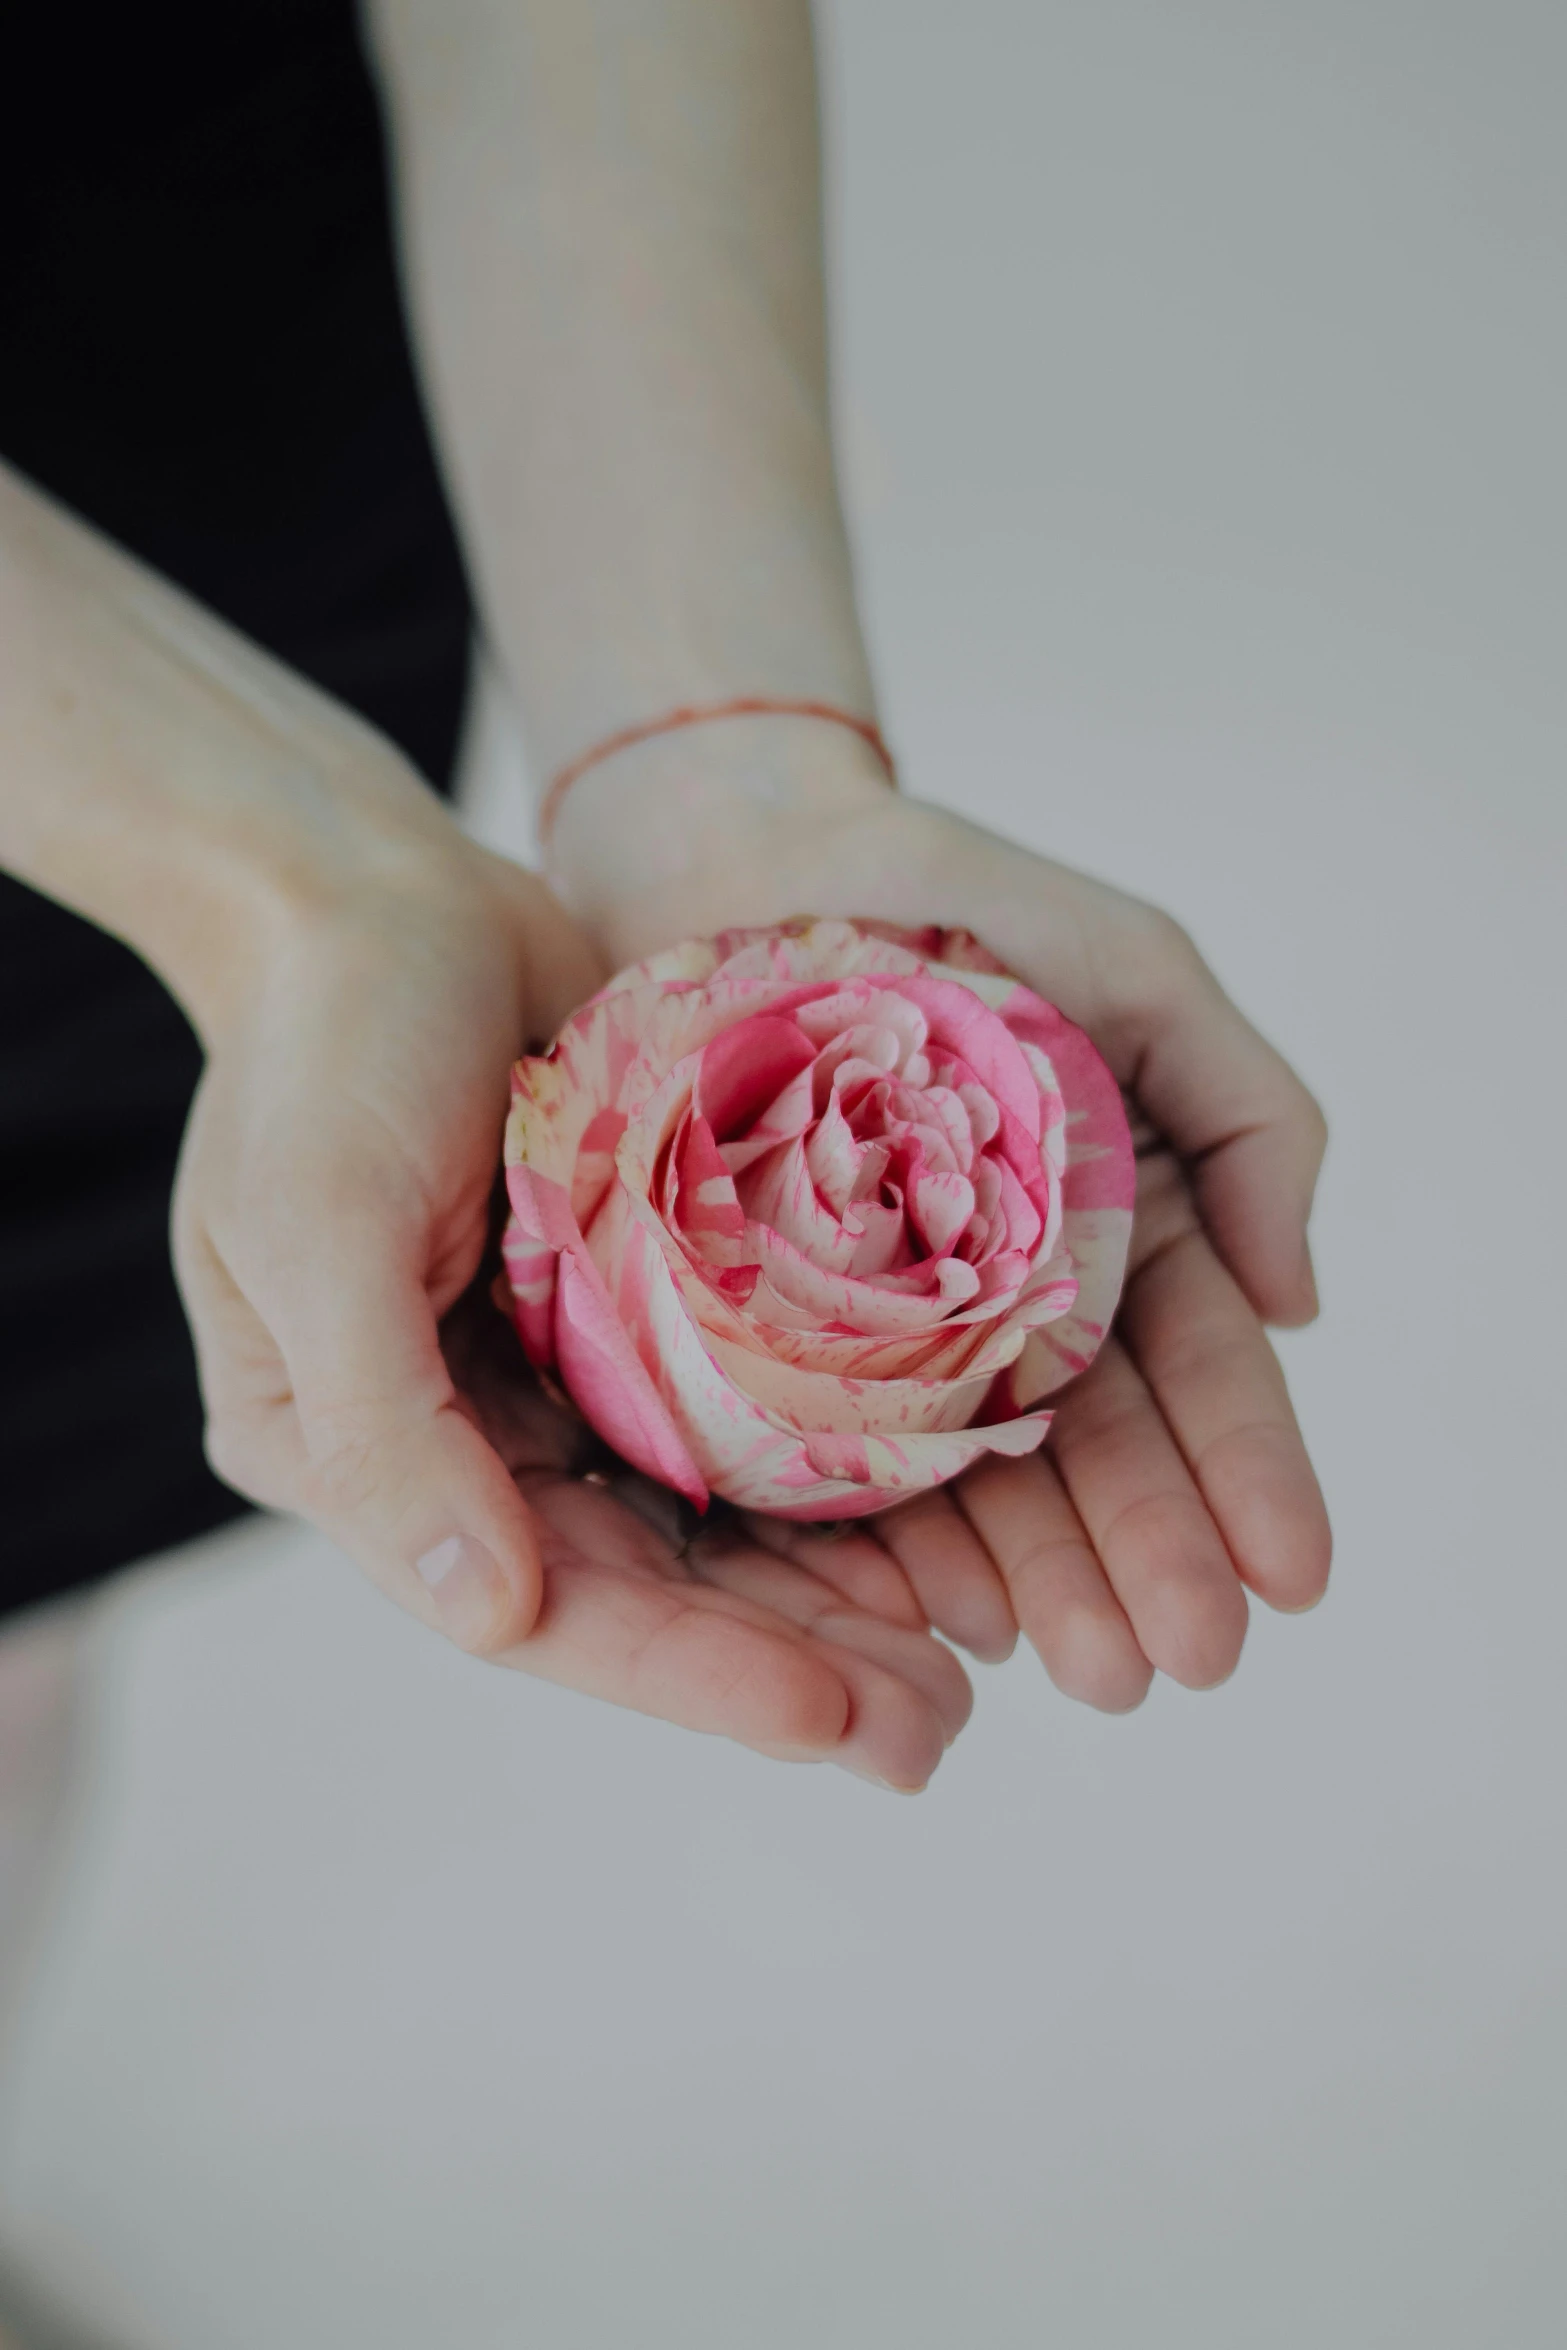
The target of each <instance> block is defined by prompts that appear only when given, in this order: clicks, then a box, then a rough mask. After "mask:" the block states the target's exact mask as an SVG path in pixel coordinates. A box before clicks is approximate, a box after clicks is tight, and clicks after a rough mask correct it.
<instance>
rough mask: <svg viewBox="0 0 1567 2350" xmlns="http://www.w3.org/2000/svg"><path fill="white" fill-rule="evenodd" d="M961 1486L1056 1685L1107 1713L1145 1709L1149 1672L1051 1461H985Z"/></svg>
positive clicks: (972, 1518) (960, 1493)
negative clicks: (1136, 1708)
mask: <svg viewBox="0 0 1567 2350" xmlns="http://www.w3.org/2000/svg"><path fill="white" fill-rule="evenodd" d="M955 1490H956V1493H957V1497H958V1499H959V1501H960V1502H961V1503H962V1505H963V1509H964V1511H965V1512H966V1514H967V1516H968V1517H969V1519H970V1521H971V1522H972V1524H973V1527H974V1531H975V1533H976V1534H977V1535H978V1537H979V1538H980V1540H981V1541H982V1542H983V1543H984V1545H985V1548H986V1550H987V1551H988V1552H989V1554H990V1556H991V1557H992V1558H993V1559H994V1560H995V1562H996V1565H997V1566H998V1567H999V1569H1000V1570H1001V1573H1002V1575H1003V1577H1004V1578H1005V1581H1006V1586H1007V1591H1008V1594H1009V1595H1010V1599H1011V1605H1012V1608H1013V1611H1014V1613H1015V1614H1016V1617H1017V1620H1018V1623H1019V1624H1020V1625H1021V1626H1022V1628H1023V1631H1024V1632H1025V1633H1026V1634H1027V1636H1028V1638H1029V1640H1030V1641H1031V1642H1032V1644H1033V1646H1034V1648H1035V1649H1036V1650H1037V1652H1038V1655H1039V1659H1040V1662H1041V1663H1042V1664H1043V1666H1044V1668H1045V1671H1046V1672H1047V1673H1048V1674H1049V1675H1050V1678H1051V1680H1052V1681H1053V1682H1054V1683H1055V1685H1056V1687H1057V1688H1058V1689H1059V1690H1060V1691H1061V1692H1062V1693H1063V1695H1064V1696H1067V1697H1075V1698H1077V1699H1078V1700H1080V1702H1081V1703H1083V1704H1084V1705H1092V1706H1097V1707H1098V1708H1099V1710H1100V1711H1101V1712H1103V1713H1113V1714H1118V1713H1129V1712H1130V1711H1131V1709H1132V1708H1133V1707H1134V1706H1137V1705H1141V1703H1142V1701H1143V1699H1144V1697H1145V1696H1146V1695H1147V1693H1148V1685H1149V1683H1150V1681H1151V1680H1152V1679H1153V1667H1152V1665H1151V1664H1150V1663H1149V1662H1148V1659H1147V1657H1146V1656H1144V1654H1143V1652H1142V1650H1141V1649H1140V1648H1139V1646H1138V1645H1137V1635H1136V1634H1135V1633H1134V1632H1133V1630H1132V1627H1131V1625H1130V1623H1129V1622H1128V1620H1127V1615H1126V1610H1125V1609H1124V1608H1123V1607H1122V1605H1121V1603H1120V1601H1119V1600H1118V1599H1117V1598H1116V1596H1115V1593H1114V1592H1113V1591H1112V1590H1111V1588H1110V1585H1109V1582H1108V1581H1107V1579H1106V1576H1105V1571H1104V1569H1103V1567H1102V1566H1101V1565H1100V1563H1099V1560H1098V1558H1097V1557H1096V1556H1095V1553H1094V1546H1093V1544H1092V1542H1091V1541H1090V1540H1089V1538H1088V1531H1087V1528H1086V1527H1085V1526H1084V1524H1083V1521H1082V1519H1081V1518H1080V1517H1079V1516H1078V1514H1077V1512H1076V1510H1075V1509H1074V1508H1073V1507H1072V1503H1071V1500H1070V1498H1069V1497H1068V1494H1067V1491H1066V1488H1065V1486H1064V1485H1063V1484H1062V1482H1061V1479H1060V1477H1059V1476H1058V1475H1057V1473H1056V1470H1055V1468H1054V1465H1053V1464H1052V1463H1051V1462H1050V1461H1049V1460H1048V1459H1047V1458H1046V1457H1045V1456H1044V1455H1043V1454H1041V1453H1031V1454H1030V1455H1029V1456H1028V1457H1027V1458H1026V1459H1025V1460H1020V1461H1002V1460H991V1461H982V1462H980V1463H979V1464H978V1466H977V1467H975V1468H972V1469H970V1470H969V1471H968V1473H967V1475H966V1476H964V1477H963V1478H962V1480H961V1481H960V1482H959V1484H958V1486H957V1487H956V1489H955Z"/></svg>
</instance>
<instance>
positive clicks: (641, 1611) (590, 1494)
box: [441, 1277, 973, 1793]
mask: <svg viewBox="0 0 1567 2350" xmlns="http://www.w3.org/2000/svg"><path fill="white" fill-rule="evenodd" d="M441 1342H442V1349H443V1352H444V1354H445V1357H446V1362H447V1367H448V1369H449V1371H450V1373H451V1378H452V1383H453V1386H454V1389H455V1391H456V1396H457V1400H458V1402H459V1404H460V1406H461V1408H462V1409H463V1411H464V1412H465V1413H466V1414H467V1415H468V1417H469V1418H470V1419H471V1420H472V1422H473V1424H474V1425H475V1426H476V1427H477V1428H478V1429H479V1431H480V1432H481V1434H482V1435H483V1436H484V1437H485V1439H486V1440H487V1442H488V1443H489V1445H490V1446H491V1447H492V1449H493V1450H494V1451H495V1452H496V1453H498V1454H499V1456H500V1458H501V1459H502V1460H503V1461H504V1462H505V1464H506V1466H507V1468H508V1469H509V1470H510V1471H511V1473H512V1476H513V1478H514V1479H515V1481H516V1485H517V1489H518V1491H519V1492H520V1493H521V1495H522V1496H523V1499H524V1500H525V1501H526V1503H527V1505H528V1508H529V1510H530V1512H531V1514H532V1517H533V1520H534V1524H535V1527H536V1529H537V1535H538V1544H539V1551H540V1556H541V1559H542V1562H543V1570H544V1596H543V1600H542V1603H541V1605H540V1608H539V1612H538V1615H537V1618H536V1619H535V1621H534V1624H533V1626H532V1629H531V1630H530V1631H529V1633H528V1635H527V1638H526V1639H524V1640H521V1641H519V1642H517V1643H516V1644H515V1645H513V1646H512V1647H510V1648H505V1649H502V1650H500V1651H498V1652H492V1656H491V1662H493V1663H496V1664H501V1665H506V1666H509V1667H511V1668H512V1669H514V1670H515V1671H517V1672H522V1673H530V1674H535V1675H537V1676H538V1677H539V1678H541V1679H544V1680H551V1681H559V1682H564V1683H566V1684H567V1685H569V1686H570V1687H571V1688H574V1689H580V1690H582V1691H584V1692H585V1693H586V1694H588V1695H589V1696H595V1697H602V1698H605V1699H607V1700H608V1701H609V1703H611V1704H613V1705H620V1706H629V1707H631V1708H633V1709H634V1710H636V1711H638V1712H641V1713H650V1714H655V1715H657V1716H659V1717H660V1718H661V1719H662V1720H664V1721H669V1722H676V1723H679V1724H681V1725H682V1726H683V1727H685V1728H687V1729H691V1730H707V1731H712V1732H716V1733H717V1734H719V1735H720V1736H723V1737H726V1738H733V1739H737V1740H738V1741H739V1742H740V1743H741V1744H742V1745H746V1746H751V1747H754V1748H755V1749H756V1750H757V1751H758V1752H760V1753H762V1754H768V1755H773V1756H776V1757H778V1758H780V1759H782V1760H793V1761H802V1762H834V1763H837V1764H839V1765H841V1766H842V1767H843V1768H844V1769H846V1770H850V1771H854V1772H856V1773H857V1774H858V1775H859V1776H861V1777H862V1778H868V1779H873V1780H875V1781H877V1782H878V1783H879V1784H881V1785H883V1786H888V1787H892V1788H895V1789H897V1790H899V1791H900V1792H905V1793H912V1792H914V1791H915V1790H916V1789H917V1788H920V1787H923V1786H924V1784H925V1782H926V1780H927V1779H928V1778H929V1776H930V1774H931V1772H932V1771H933V1770H934V1769H935V1767H936V1765H937V1763H938V1762H939V1761H940V1760H941V1756H942V1752H943V1749H944V1748H945V1747H947V1746H949V1745H950V1744H951V1743H952V1741H953V1739H954V1738H955V1737H956V1736H957V1734H958V1732H959V1730H961V1729H962V1727H963V1725H964V1723H965V1722H966V1721H967V1719H968V1716H969V1712H970V1709H971V1707H972V1704H973V1696H972V1692H971V1690H970V1688H969V1684H968V1681H967V1678H966V1676H965V1674H964V1672H963V1668H962V1666H961V1665H960V1664H959V1663H958V1660H957V1658H956V1657H955V1656H954V1655H953V1654H952V1652H951V1650H950V1649H949V1648H946V1647H944V1646H943V1645H942V1643H941V1642H940V1641H938V1640H936V1639H934V1638H933V1637H932V1636H931V1632H930V1630H929V1627H928V1625H927V1622H926V1618H925V1614H924V1612H923V1610H922V1608H921V1606H920V1603H919V1602H918V1600H917V1599H916V1598H915V1597H914V1594H913V1592H912V1590H911V1589H910V1586H909V1583H908V1580H907V1578H906V1576H905V1575H904V1573H903V1571H902V1569H901V1568H900V1567H899V1566H898V1564H897V1562H896V1560H895V1559H894V1558H893V1556H892V1555H891V1553H890V1552H889V1551H888V1550H886V1549H884V1548H883V1547H882V1546H881V1545H880V1544H879V1543H877V1542H875V1541H873V1540H868V1539H865V1538H864V1537H859V1538H856V1537H853V1536H848V1537H845V1538H843V1539H834V1538H833V1537H832V1536H830V1535H827V1534H823V1533H822V1532H820V1531H817V1532H814V1533H813V1532H812V1531H811V1530H810V1529H808V1528H806V1529H799V1530H796V1531H793V1532H792V1533H791V1536H790V1539H789V1542H788V1545H787V1551H788V1555H787V1556H785V1555H781V1551H780V1546H779V1544H778V1542H777V1541H776V1539H775V1538H774V1537H775V1535H776V1532H777V1529H776V1528H775V1527H770V1526H766V1525H763V1526H747V1525H746V1524H745V1523H744V1522H742V1520H741V1519H740V1518H739V1516H738V1515H737V1514H736V1513H735V1512H734V1511H732V1510H729V1509H728V1508H726V1506H725V1505H724V1504H723V1503H715V1504H713V1505H712V1508H711V1509H710V1511H709V1515H708V1518H707V1519H706V1520H702V1519H700V1518H699V1517H698V1516H697V1513H696V1512H695V1511H694V1510H693V1509H692V1508H691V1507H690V1505H689V1504H688V1503H686V1502H684V1501H682V1500H681V1499H680V1497H679V1496H678V1495H676V1494H673V1493H670V1492H668V1491H666V1490H665V1489H664V1488H663V1487H661V1486H657V1485H653V1484H651V1483H650V1482H649V1481H648V1480H647V1479H646V1478H643V1477H639V1476H637V1475H636V1474H635V1473H634V1472H633V1471H631V1470H629V1469H627V1468H626V1467H625V1466H624V1465H623V1464H622V1463H621V1462H619V1461H618V1460H617V1459H616V1458H615V1456H614V1455H613V1454H612V1453H611V1452H609V1451H608V1450H607V1448H606V1447H605V1446H604V1445H603V1444H602V1443H600V1441H599V1440H598V1438H597V1437H595V1436H594V1434H593V1432H592V1431H591V1429H589V1428H588V1427H587V1425H586V1424H585V1422H584V1421H583V1420H582V1419H581V1417H580V1416H579V1415H578V1414H577V1413H576V1412H575V1411H574V1410H573V1409H572V1408H571V1406H570V1405H569V1404H567V1403H566V1402H565V1401H564V1399H557V1398H556V1397H555V1396H553V1395H552V1394H551V1393H550V1392H549V1391H548V1389H547V1388H546V1387H545V1385H544V1384H543V1383H542V1382H541V1381H540V1379H539V1377H538V1374H537V1373H536V1372H535V1371H534V1370H533V1369H532V1368H531V1366H530V1365H529V1363H528V1361H527V1359H526V1357H525V1356H524V1354H523V1352H522V1349H521V1347H520V1345H519V1344H518V1342H517V1339H516V1336H515V1334H514V1333H513V1331H512V1329H511V1327H510V1324H509V1323H508V1322H507V1321H505V1320H503V1319H502V1316H501V1314H500V1313H499V1312H498V1310H497V1309H496V1307H495V1305H494V1304H493V1303H492V1302H491V1299H490V1297H489V1295H488V1290H487V1283H486V1281H485V1280H484V1278H482V1277H481V1279H480V1281H479V1282H478V1283H477V1284H476V1285H475V1287H474V1288H473V1289H471V1290H470V1291H469V1292H468V1294H467V1295H466V1296H465V1297H464V1298H463V1299H462V1300H461V1301H460V1303H459V1304H458V1305H457V1306H456V1307H455V1308H454V1309H453V1311H452V1312H451V1313H450V1314H449V1315H448V1316H447V1317H446V1320H445V1322H444V1323H443V1325H442V1330H441Z"/></svg>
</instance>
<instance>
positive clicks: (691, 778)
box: [549, 712, 897, 962]
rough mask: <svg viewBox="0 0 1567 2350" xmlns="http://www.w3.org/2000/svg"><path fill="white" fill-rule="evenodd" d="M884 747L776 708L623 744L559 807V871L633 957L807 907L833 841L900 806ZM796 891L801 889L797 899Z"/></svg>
mask: <svg viewBox="0 0 1567 2350" xmlns="http://www.w3.org/2000/svg"><path fill="white" fill-rule="evenodd" d="M896 804H897V803H896V799H895V795H894V793H893V792H892V790H891V789H890V787H889V779H888V775H887V769H886V766H885V764H884V761H883V759H882V758H881V757H880V756H879V754H878V752H877V751H876V750H875V749H874V748H873V747H872V746H871V744H870V743H869V742H867V741H864V740H862V739H861V738H860V737H859V736H858V735H856V734H855V733H854V732H852V731H851V730H850V729H849V728H848V727H846V726H843V725H838V724H834V723H832V722H831V721H830V720H826V721H824V720H823V719H821V718H817V717H807V716H799V715H795V714H793V713H775V712H768V713H766V714H761V715H752V716H745V717H735V718H721V719H715V720H714V721H712V722H711V723H708V724H703V725H700V726H691V727H685V728H682V729H680V730H679V731H677V732H672V733H669V734H664V735H659V736H656V737H654V738H653V739H651V740H648V741H644V742H640V743H637V744H635V745H632V746H630V747H628V748H625V749H621V750H617V751H615V752H614V753H613V754H612V755H611V756H608V757H606V758H604V759H602V760H600V761H597V762H596V763H595V764H594V765H593V766H591V767H589V768H587V769H585V770H584V771H583V772H582V773H581V774H580V775H579V776H578V777H577V778H576V780H575V781H574V782H573V783H572V785H571V788H570V790H569V792H568V793H567V794H566V797H565V799H564V801H563V803H562V804H561V806H560V809H559V812H558V816H557V820H556V823H555V826H554V830H553V833H552V836H551V839H550V843H549V848H550V866H551V873H552V877H553V878H554V879H555V880H556V882H557V884H558V886H559V888H560V890H561V893H562V895H563V896H564V897H566V899H567V900H568V902H569V903H570V904H571V905H572V906H573V907H574V908H575V909H576V910H577V912H578V913H579V914H580V915H581V916H582V918H583V920H584V922H585V923H586V924H587V926H588V927H589V929H590V930H591V931H592V932H593V933H594V934H595V936H596V937H597V939H598V941H599V943H600V944H601V946H602V947H603V949H604V951H605V952H606V953H607V954H608V955H610V957H611V958H612V959H614V960H616V961H617V962H618V961H625V960H628V959H632V958H634V957H635V956H637V955H640V954H644V953H647V952H649V951H650V950H651V948H652V947H654V946H657V945H661V944H664V943H667V942H668V941H669V940H670V939H672V938H675V937H680V936H694V935H699V934H704V933H706V932H710V931H713V930H717V929H721V928H723V927H725V926H726V925H730V924H735V923H742V922H751V921H758V922H761V921H770V920H774V919H778V918H781V917H782V916H784V915H786V914H791V913H798V912H800V911H802V910H810V908H809V906H808V905H806V903H805V900H802V899H801V898H800V897H799V892H801V891H802V890H803V891H804V892H805V899H807V900H808V899H809V897H810V895H811V891H812V889H813V887H814V886H815V885H816V882H817V879H818V877H819V871H820V867H821V865H822V863H823V861H824V854H825V844H826V843H827V842H828V841H829V840H838V841H842V842H847V841H849V840H850V839H852V838H853V837H855V836H856V835H858V833H859V832H860V830H861V828H862V827H863V826H865V825H867V824H869V825H870V826H872V827H873V828H874V826H875V824H876V820H877V819H878V818H880V817H881V816H883V815H885V813H886V811H887V809H888V808H889V807H891V806H895V805H896ZM791 893H794V894H791Z"/></svg>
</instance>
